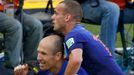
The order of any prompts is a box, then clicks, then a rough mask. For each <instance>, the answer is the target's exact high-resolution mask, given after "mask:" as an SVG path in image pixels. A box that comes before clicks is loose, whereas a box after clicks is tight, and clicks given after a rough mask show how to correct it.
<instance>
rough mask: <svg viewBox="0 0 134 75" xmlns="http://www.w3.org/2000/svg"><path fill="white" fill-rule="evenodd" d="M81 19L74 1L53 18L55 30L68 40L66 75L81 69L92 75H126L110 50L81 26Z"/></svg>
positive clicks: (61, 5)
mask: <svg viewBox="0 0 134 75" xmlns="http://www.w3.org/2000/svg"><path fill="white" fill-rule="evenodd" d="M98 12H99V11H98ZM81 18H82V9H81V7H80V4H79V3H77V2H76V1H73V0H70V1H62V2H61V3H59V4H58V5H57V6H56V8H55V13H54V15H53V16H52V20H53V21H52V22H53V25H54V30H55V31H58V32H62V33H63V34H64V36H65V41H64V43H65V50H66V52H67V57H66V58H68V59H69V60H68V64H67V68H66V70H65V74H64V75H74V74H75V73H77V71H78V70H79V68H80V66H81V65H82V67H83V68H84V69H85V70H86V71H87V72H88V73H89V74H91V75H123V72H122V71H121V69H120V68H119V66H118V65H117V64H116V62H115V60H114V59H113V57H112V55H111V53H110V51H109V49H108V48H107V47H106V46H105V45H104V44H103V43H102V42H101V41H100V40H99V39H97V38H96V37H95V36H93V35H92V33H91V32H89V31H87V30H86V29H85V28H84V27H83V26H81V24H80V21H81Z"/></svg>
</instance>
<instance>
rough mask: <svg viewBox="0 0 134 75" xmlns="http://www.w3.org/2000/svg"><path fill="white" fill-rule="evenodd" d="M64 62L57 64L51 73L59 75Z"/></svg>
mask: <svg viewBox="0 0 134 75" xmlns="http://www.w3.org/2000/svg"><path fill="white" fill-rule="evenodd" d="M63 62H64V60H60V61H58V62H57V63H56V65H55V67H54V68H53V69H51V70H50V71H51V73H52V74H53V75H57V74H58V73H59V71H60V69H61V67H62V64H63Z"/></svg>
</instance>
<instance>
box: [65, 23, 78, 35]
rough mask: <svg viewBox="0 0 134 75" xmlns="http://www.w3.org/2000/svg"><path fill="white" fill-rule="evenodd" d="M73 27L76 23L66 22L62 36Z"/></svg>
mask: <svg viewBox="0 0 134 75" xmlns="http://www.w3.org/2000/svg"><path fill="white" fill-rule="evenodd" d="M75 25H76V22H68V23H67V25H66V29H65V32H64V35H67V34H68V33H69V32H70V31H71V30H72V29H73V28H74V26H75Z"/></svg>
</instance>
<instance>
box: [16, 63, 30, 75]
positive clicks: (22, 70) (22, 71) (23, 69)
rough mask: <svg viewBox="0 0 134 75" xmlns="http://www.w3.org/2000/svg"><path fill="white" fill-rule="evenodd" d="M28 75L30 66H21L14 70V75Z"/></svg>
mask: <svg viewBox="0 0 134 75" xmlns="http://www.w3.org/2000/svg"><path fill="white" fill-rule="evenodd" d="M27 74H28V65H27V64H24V65H19V66H17V67H15V68H14V75H27Z"/></svg>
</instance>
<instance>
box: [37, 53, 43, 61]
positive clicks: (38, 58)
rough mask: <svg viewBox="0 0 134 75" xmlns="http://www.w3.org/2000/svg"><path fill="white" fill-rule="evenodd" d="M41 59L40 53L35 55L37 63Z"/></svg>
mask: <svg viewBox="0 0 134 75" xmlns="http://www.w3.org/2000/svg"><path fill="white" fill-rule="evenodd" d="M41 59H42V56H41V54H40V53H38V55H37V60H38V61H39V60H41Z"/></svg>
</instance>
